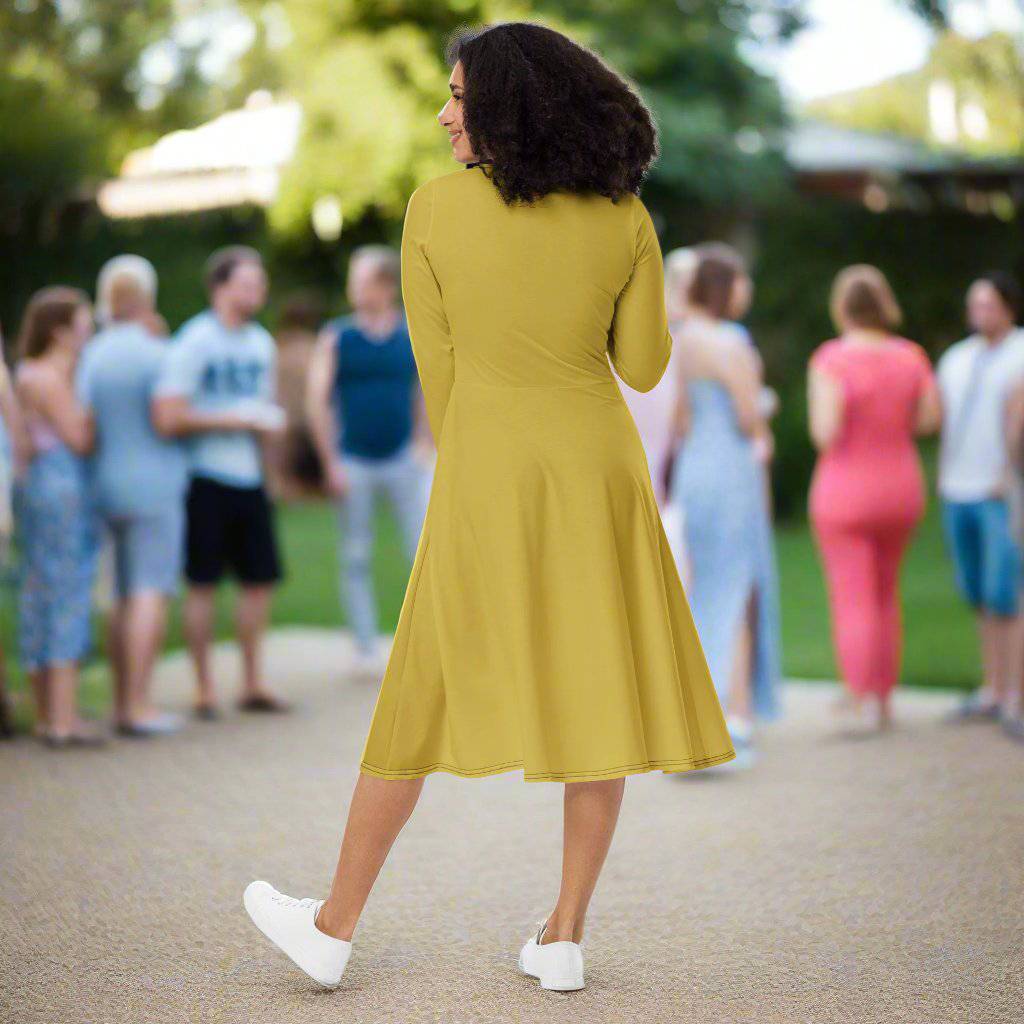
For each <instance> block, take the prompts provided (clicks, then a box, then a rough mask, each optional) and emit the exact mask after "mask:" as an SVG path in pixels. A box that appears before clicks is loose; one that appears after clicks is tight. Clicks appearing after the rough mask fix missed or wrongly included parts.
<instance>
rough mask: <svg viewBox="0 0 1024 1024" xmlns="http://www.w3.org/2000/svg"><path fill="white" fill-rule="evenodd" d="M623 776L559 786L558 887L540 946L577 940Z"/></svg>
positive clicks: (615, 817) (608, 842)
mask: <svg viewBox="0 0 1024 1024" xmlns="http://www.w3.org/2000/svg"><path fill="white" fill-rule="evenodd" d="M625 787H626V780H625V778H618V779H605V780H601V781H600V782H567V783H566V784H565V811H564V820H565V825H564V829H565V831H564V837H563V842H562V885H561V888H560V889H559V892H558V902H557V903H556V904H555V909H554V910H553V911H552V912H551V914H550V915H549V916H548V927H547V931H545V932H544V936H543V940H544V941H543V942H542V943H541V944H542V945H544V944H546V943H548V942H559V941H568V942H580V941H582V939H583V923H584V919H585V918H586V916H587V907H588V906H589V905H590V897H591V896H592V895H593V893H594V888H595V886H596V885H597V879H598V876H599V875H600V874H601V868H602V867H603V866H604V861H605V857H606V856H607V854H608V848H609V847H610V846H611V842H612V836H613V835H614V834H615V825H616V823H617V822H618V820H619V808H620V807H621V806H622V794H623V791H624V789H625Z"/></svg>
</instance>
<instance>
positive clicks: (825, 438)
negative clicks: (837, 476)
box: [807, 366, 843, 452]
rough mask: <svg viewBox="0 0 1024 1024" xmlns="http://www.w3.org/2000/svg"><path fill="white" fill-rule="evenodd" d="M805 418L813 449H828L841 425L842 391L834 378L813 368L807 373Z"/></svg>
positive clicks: (837, 434)
mask: <svg viewBox="0 0 1024 1024" xmlns="http://www.w3.org/2000/svg"><path fill="white" fill-rule="evenodd" d="M807 418H808V423H809V426H810V433H811V441H812V442H813V443H814V447H815V448H817V449H818V451H819V452H823V451H825V450H826V449H827V448H830V447H831V446H832V445H833V444H834V443H835V440H836V438H837V437H838V436H839V431H840V429H841V427H842V423H843V390H842V386H841V385H840V383H839V381H838V380H836V378H835V377H833V376H832V375H831V374H829V373H827V372H825V371H824V370H822V369H818V368H816V367H814V366H812V367H811V368H810V370H808V373H807Z"/></svg>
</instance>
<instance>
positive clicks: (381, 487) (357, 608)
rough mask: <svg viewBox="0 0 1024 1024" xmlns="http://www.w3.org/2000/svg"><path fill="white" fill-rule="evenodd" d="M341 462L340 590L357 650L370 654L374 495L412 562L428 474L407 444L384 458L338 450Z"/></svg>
mask: <svg viewBox="0 0 1024 1024" xmlns="http://www.w3.org/2000/svg"><path fill="white" fill-rule="evenodd" d="M342 464H343V466H344V468H345V473H346V475H347V477H348V493H347V494H346V495H345V497H344V498H342V499H341V500H340V501H339V502H338V528H339V531H340V543H339V561H340V568H341V581H340V582H341V594H342V599H343V601H344V603H345V608H346V611H347V613H348V620H349V625H350V626H351V627H352V631H353V632H354V633H355V641H356V646H357V647H358V649H359V650H360V652H362V653H370V652H371V651H372V650H373V645H374V641H375V640H376V637H377V602H376V599H375V596H374V589H373V571H372V570H373V510H374V498H375V497H376V495H377V494H378V493H380V494H383V495H384V497H386V498H387V499H388V501H389V502H390V504H391V509H392V512H393V513H394V516H395V519H396V520H397V521H398V527H399V530H400V532H401V534H402V543H403V546H404V547H405V553H406V556H407V557H408V559H409V562H410V563H411V562H412V560H413V558H414V557H415V555H416V545H417V544H418V543H419V539H420V532H421V531H422V529H423V519H424V516H425V515H426V510H427V495H428V474H427V471H426V470H425V469H424V467H423V466H422V465H421V463H420V462H419V460H418V459H417V458H416V456H415V454H414V452H413V447H412V444H411V443H409V444H406V445H405V446H403V447H402V448H401V449H399V450H398V451H397V452H396V453H395V454H394V455H391V456H388V457H387V458H383V459H367V458H363V457H360V456H355V455H348V454H342Z"/></svg>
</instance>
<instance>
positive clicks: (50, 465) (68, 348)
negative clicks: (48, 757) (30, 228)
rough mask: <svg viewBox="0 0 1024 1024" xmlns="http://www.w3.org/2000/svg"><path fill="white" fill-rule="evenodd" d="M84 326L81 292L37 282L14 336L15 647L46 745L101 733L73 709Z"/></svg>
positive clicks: (93, 544)
mask: <svg viewBox="0 0 1024 1024" xmlns="http://www.w3.org/2000/svg"><path fill="white" fill-rule="evenodd" d="M91 332H92V314H91V310H90V308H89V304H88V302H87V300H86V297H85V295H84V294H82V293H81V292H79V291H77V290H75V289H71V288H62V287H56V288H45V289H43V290H42V291H41V292H37V293H36V294H35V295H34V296H33V297H32V300H31V302H30V303H29V306H28V310H27V311H26V313H25V321H24V324H23V327H22V332H21V338H20V343H19V349H20V356H21V360H20V362H19V364H18V370H17V394H18V399H19V403H20V406H21V409H22V412H23V415H24V420H25V427H26V430H27V433H28V436H29V439H30V441H31V445H32V456H31V460H30V462H29V464H28V467H27V469H26V471H25V473H24V476H23V477H22V479H20V480H19V481H18V484H17V486H16V488H15V518H16V521H17V529H18V541H19V551H20V554H21V585H20V590H19V594H18V613H19V615H18V645H19V648H20V653H21V666H22V668H23V669H24V671H25V673H26V675H27V676H28V677H29V679H30V681H31V683H32V689H33V692H34V693H35V697H36V703H37V717H38V720H39V727H38V733H39V735H40V737H41V738H42V739H43V740H44V741H45V742H47V743H48V744H49V745H51V746H65V745H67V744H73V743H89V744H92V743H97V742H101V741H102V739H103V737H102V735H101V734H100V733H98V732H97V731H96V729H95V728H94V727H92V726H91V725H90V724H89V723H87V722H85V721H84V720H83V719H82V718H81V717H80V716H79V714H78V711H77V709H76V697H77V690H78V681H79V680H78V669H79V664H80V662H81V661H82V660H83V658H84V657H85V656H86V654H87V653H88V652H89V649H90V646H91V629H90V594H91V587H92V581H93V576H94V574H95V568H96V554H97V550H98V534H97V531H96V522H95V517H94V514H93V509H92V503H91V501H90V499H89V489H88V482H87V478H86V471H85V463H84V461H83V459H82V456H83V455H84V454H85V453H86V452H87V451H88V450H89V449H90V448H91V446H92V429H91V425H90V423H89V420H88V417H87V416H86V415H85V413H84V411H83V410H82V408H81V406H80V405H79V404H78V402H77V401H76V399H75V396H74V391H73V388H72V379H73V374H74V369H75V365H76V363H77V361H78V355H79V352H80V351H81V349H82V346H83V345H84V344H85V342H86V340H87V339H88V338H89V336H90V334H91Z"/></svg>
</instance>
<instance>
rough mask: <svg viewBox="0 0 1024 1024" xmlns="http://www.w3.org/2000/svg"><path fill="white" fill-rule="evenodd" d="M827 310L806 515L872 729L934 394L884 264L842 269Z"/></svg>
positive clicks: (880, 722)
mask: <svg viewBox="0 0 1024 1024" xmlns="http://www.w3.org/2000/svg"><path fill="white" fill-rule="evenodd" d="M831 308H832V319H833V321H834V322H835V324H836V327H837V328H838V330H839V331H840V337H838V338H836V339H834V340H832V341H828V342H825V344H823V345H821V346H820V347H819V348H818V349H817V350H816V351H815V353H814V355H813V356H812V357H811V362H810V373H809V376H808V385H809V390H808V406H809V416H810V429H811V438H812V440H813V441H814V444H815V447H816V448H817V449H818V451H819V453H820V454H819V457H818V462H817V466H816V467H815V471H814V478H813V481H812V483H811V493H810V516H811V524H812V526H813V528H814V533H815V539H816V540H817V543H818V548H819V550H820V552H821V556H822V561H823V562H824V566H825V575H826V578H827V582H828V591H829V602H830V605H831V610H832V628H833V638H834V643H835V647H836V654H837V659H838V663H839V669H840V673H841V675H842V677H843V680H844V682H845V683H846V685H847V687H848V690H849V699H848V700H846V701H844V702H843V708H844V710H845V711H846V712H847V713H848V717H849V718H850V719H851V721H849V722H848V723H847V724H848V725H851V726H854V727H856V728H857V729H858V731H863V730H865V729H871V730H878V729H884V728H885V727H887V726H888V725H889V723H890V720H891V719H890V695H891V693H892V689H893V687H894V686H895V685H896V681H897V678H898V676H899V665H900V649H901V641H902V628H901V623H900V605H899V572H900V562H901V560H902V558H903V553H904V551H905V550H906V548H907V544H908V542H909V541H910V538H911V536H912V535H913V533H914V530H915V528H916V527H917V524H918V523H919V522H920V520H921V517H922V516H923V514H924V509H925V483H924V474H923V472H922V469H921V461H920V458H919V457H918V453H917V448H916V446H915V443H914V437H915V435H917V434H924V433H931V432H933V431H935V430H936V429H938V425H939V418H940V405H939V396H938V390H937V387H936V383H935V379H934V376H933V374H932V368H931V363H930V362H929V360H928V357H927V355H926V354H925V352H924V350H923V349H922V348H921V347H920V346H919V345H917V344H915V343H914V342H912V341H907V340H906V339H905V338H901V337H898V336H896V335H894V334H893V330H894V328H895V327H896V326H897V325H898V324H899V322H900V319H901V314H900V309H899V305H898V304H897V302H896V299H895V297H894V296H893V293H892V290H891V289H890V287H889V284H888V282H887V281H886V279H885V277H884V276H883V274H882V273H881V271H879V270H877V269H876V268H875V267H869V266H854V267H848V268H847V269H846V270H844V271H842V273H840V274H839V276H838V277H837V278H836V281H835V284H834V285H833V289H832V304H831Z"/></svg>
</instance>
